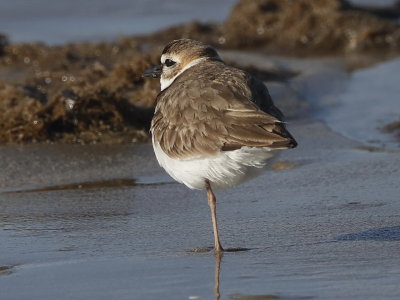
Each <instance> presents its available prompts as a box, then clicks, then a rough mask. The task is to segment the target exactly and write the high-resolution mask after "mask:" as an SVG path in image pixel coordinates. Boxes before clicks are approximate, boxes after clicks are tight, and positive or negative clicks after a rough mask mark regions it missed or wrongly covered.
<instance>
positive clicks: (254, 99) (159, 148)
mask: <svg viewBox="0 0 400 300" xmlns="http://www.w3.org/2000/svg"><path fill="white" fill-rule="evenodd" d="M143 75H144V76H146V77H157V78H158V77H160V83H161V92H160V93H159V94H158V96H157V104H156V109H155V113H154V117H153V119H152V122H151V133H152V136H153V137H152V140H153V148H154V152H155V154H156V157H157V160H158V162H159V163H160V165H161V166H162V167H163V168H164V169H165V170H166V171H167V173H168V174H169V175H171V176H172V177H173V178H174V179H175V180H176V181H178V182H180V183H183V184H185V185H186V186H188V187H189V188H191V189H205V190H206V191H207V197H208V203H209V206H210V209H211V217H212V224H213V231H214V250H215V251H217V252H219V251H223V248H222V246H221V242H220V240H219V234H218V224H217V216H216V198H215V195H214V193H213V191H212V189H213V188H226V187H231V186H234V185H237V184H239V183H242V182H244V181H245V180H248V179H250V178H252V177H254V176H256V175H258V174H260V173H261V172H262V171H263V167H265V165H266V164H267V161H268V159H269V158H271V157H272V154H271V150H277V149H288V148H294V147H296V146H297V143H296V141H295V140H294V138H293V137H292V135H291V134H290V133H289V132H288V131H287V129H286V127H285V124H284V123H283V122H282V118H283V115H282V113H281V112H280V111H279V109H278V108H277V107H275V106H274V104H273V102H272V99H271V97H270V95H269V93H268V90H267V88H266V86H265V85H264V83H263V82H261V81H260V80H258V79H256V78H254V77H252V76H251V75H250V74H248V73H247V72H245V71H242V70H239V69H236V68H233V67H230V66H227V65H225V63H224V62H223V61H222V59H221V58H220V57H219V55H218V53H217V52H216V50H215V49H214V48H212V47H211V46H209V45H206V44H204V43H201V42H198V41H194V40H190V39H181V40H175V41H172V42H170V43H169V44H168V45H167V46H165V48H164V51H163V52H162V55H161V65H159V66H156V67H154V68H152V69H150V70H148V71H146V72H145V73H144V74H143Z"/></svg>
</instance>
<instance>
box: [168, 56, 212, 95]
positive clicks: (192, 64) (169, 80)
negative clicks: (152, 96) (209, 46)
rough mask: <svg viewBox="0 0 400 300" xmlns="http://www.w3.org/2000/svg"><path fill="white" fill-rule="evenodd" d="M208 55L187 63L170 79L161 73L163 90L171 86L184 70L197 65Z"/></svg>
mask: <svg viewBox="0 0 400 300" xmlns="http://www.w3.org/2000/svg"><path fill="white" fill-rule="evenodd" d="M207 58H208V57H200V58H198V59H195V60H193V61H191V62H190V63H189V64H187V65H186V66H185V67H184V68H183V69H182V70H180V71H179V73H178V74H176V75H175V76H174V77H172V78H170V79H165V78H163V76H162V75H161V78H160V84H161V91H163V90H165V89H166V88H167V87H169V86H170V85H171V84H172V83H173V82H174V80H175V79H176V78H177V77H178V76H179V75H181V74H182V73H183V72H185V71H186V70H187V69H189V68H191V67H193V66H194V65H197V64H198V63H200V62H202V61H203V60H206V59H207Z"/></svg>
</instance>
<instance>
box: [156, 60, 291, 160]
mask: <svg viewBox="0 0 400 300" xmlns="http://www.w3.org/2000/svg"><path fill="white" fill-rule="evenodd" d="M204 65H206V64H204ZM204 65H203V67H204ZM196 67H197V66H196ZM197 72H198V74H200V75H199V76H197V77H196V78H193V77H192V78H191V76H190V73H189V74H187V75H186V76H180V77H178V78H177V80H175V82H174V83H173V84H172V85H171V87H170V88H168V89H166V90H165V91H163V92H161V93H160V94H159V96H158V98H157V100H158V102H157V107H156V112H155V115H154V118H153V121H152V128H151V130H152V133H153V135H154V138H155V139H156V140H157V141H158V142H159V144H160V146H161V148H162V149H163V151H164V152H165V153H167V154H168V155H169V156H170V157H174V158H190V157H198V156H206V155H215V154H216V153H218V152H220V151H231V150H235V149H239V148H241V147H243V146H250V147H269V148H271V149H285V148H293V147H295V145H296V142H295V141H294V139H293V137H292V136H291V135H290V133H289V132H288V131H287V130H286V128H285V125H284V123H282V121H281V120H279V118H280V117H281V113H280V111H279V110H278V109H277V108H276V107H275V106H274V105H273V103H272V100H271V98H270V97H269V94H268V91H267V89H266V88H261V89H259V90H257V91H254V86H253V84H254V83H255V84H258V82H257V81H255V80H254V79H253V78H251V77H249V75H247V74H246V73H244V72H242V71H239V70H237V69H231V68H226V69H225V70H224V72H222V73H221V72H220V73H218V72H217V70H213V65H212V64H211V65H208V66H207V68H204V70H201V69H200V70H198V71H197ZM192 74H193V73H192ZM215 74H217V76H216V75H215ZM182 75H185V73H184V74H182ZM262 87H265V86H264V85H262ZM255 93H258V95H257V97H261V96H262V94H263V93H264V96H265V97H267V99H266V100H267V101H266V102H267V104H266V105H265V106H266V107H265V109H266V110H267V111H270V113H267V112H263V111H262V110H261V109H260V108H259V107H258V106H257V105H255V104H254V102H252V100H253V101H254V100H255V99H259V98H256V96H255Z"/></svg>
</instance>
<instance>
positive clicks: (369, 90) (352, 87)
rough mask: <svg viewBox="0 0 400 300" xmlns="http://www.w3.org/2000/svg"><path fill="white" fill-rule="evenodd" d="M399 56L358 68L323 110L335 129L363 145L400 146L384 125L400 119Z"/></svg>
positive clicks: (324, 117)
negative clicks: (333, 100)
mask: <svg viewBox="0 0 400 300" xmlns="http://www.w3.org/2000/svg"><path fill="white" fill-rule="evenodd" d="M399 78H400V59H396V60H392V61H389V62H385V63H381V64H379V65H376V66H373V67H371V68H367V69H362V70H358V71H355V72H353V73H352V74H351V76H350V77H349V79H348V80H347V81H346V82H344V83H343V87H344V88H343V92H342V93H340V95H338V98H337V101H336V102H334V103H332V104H331V105H329V107H327V108H326V109H324V110H323V113H322V118H323V119H324V120H325V121H326V122H327V124H328V125H329V126H330V127H331V128H332V129H333V130H335V131H337V132H339V133H341V134H343V135H345V136H347V137H349V138H352V139H355V140H358V141H360V142H362V143H364V144H367V145H370V146H375V147H385V148H388V149H396V148H397V149H398V148H399V147H400V141H399V138H398V137H395V136H394V134H393V135H391V134H387V133H384V132H383V128H384V127H385V125H387V124H389V123H392V122H395V121H400V97H399V95H400V85H399V84H398V79H399Z"/></svg>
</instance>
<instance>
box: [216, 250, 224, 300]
mask: <svg viewBox="0 0 400 300" xmlns="http://www.w3.org/2000/svg"><path fill="white" fill-rule="evenodd" d="M223 255H224V254H223V252H217V253H215V254H214V256H215V276H214V300H219V298H220V296H221V294H220V293H219V276H220V273H221V261H222V256H223Z"/></svg>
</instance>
